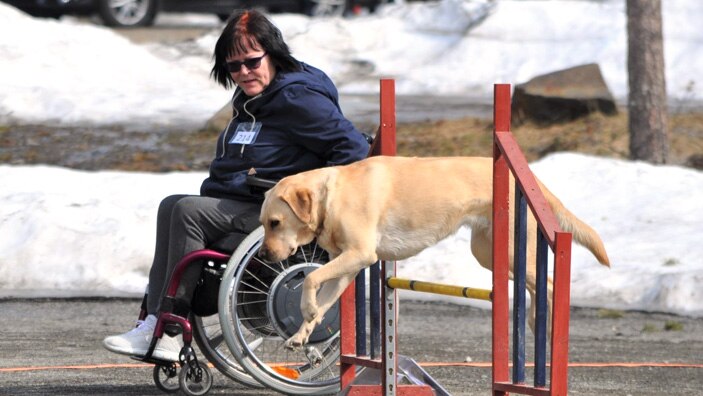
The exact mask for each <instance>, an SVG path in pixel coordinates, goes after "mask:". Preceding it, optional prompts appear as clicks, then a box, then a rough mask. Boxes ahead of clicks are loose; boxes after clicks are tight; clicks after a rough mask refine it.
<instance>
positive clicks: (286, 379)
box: [218, 227, 340, 395]
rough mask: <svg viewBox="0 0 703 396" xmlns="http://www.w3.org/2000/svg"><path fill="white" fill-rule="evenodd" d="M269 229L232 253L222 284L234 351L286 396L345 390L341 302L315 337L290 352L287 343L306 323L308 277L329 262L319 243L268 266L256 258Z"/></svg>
mask: <svg viewBox="0 0 703 396" xmlns="http://www.w3.org/2000/svg"><path fill="white" fill-rule="evenodd" d="M263 236H264V231H263V227H259V228H258V229H256V230H255V231H254V232H252V233H251V234H250V235H249V236H248V237H247V238H246V239H245V240H244V241H243V242H242V243H241V244H240V245H239V248H237V250H236V251H235V252H234V253H233V254H232V258H231V259H230V262H229V264H228V266H227V270H226V271H225V273H224V275H223V278H222V283H221V285H220V296H219V298H218V304H219V316H220V324H221V325H222V330H223V336H224V338H225V342H226V343H227V346H228V347H229V349H230V351H231V352H232V354H233V355H234V357H235V358H236V359H237V361H238V362H239V363H240V364H241V366H242V368H244V370H246V371H247V372H248V373H249V374H251V376H252V377H254V378H256V379H257V380H258V381H259V382H261V383H262V384H264V385H266V386H267V387H269V388H271V389H274V390H276V391H278V392H281V393H285V394H296V395H310V394H321V393H322V394H324V393H336V392H338V391H339V368H338V366H337V363H338V362H339V343H340V338H339V304H338V303H337V304H335V305H334V306H333V307H332V308H331V309H330V310H329V311H328V312H327V313H326V314H325V318H324V320H323V322H322V323H321V324H320V325H319V326H318V327H316V328H315V330H314V331H313V333H312V334H311V335H310V341H309V344H308V345H306V346H305V347H304V348H302V349H301V350H299V351H289V350H287V349H285V348H284V347H283V343H284V341H285V340H286V339H288V338H289V337H290V336H291V335H293V334H294V333H295V332H296V331H297V330H298V328H299V326H300V324H301V323H302V314H301V313H300V295H301V293H302V287H301V286H302V281H303V279H304V278H305V276H306V275H307V274H308V273H309V272H311V271H313V270H314V269H316V268H318V267H319V266H321V265H323V264H325V263H326V262H327V261H329V257H328V255H327V253H326V252H325V251H324V250H322V249H321V248H319V247H318V246H317V245H316V244H315V243H314V242H313V243H312V244H310V245H307V246H303V247H301V248H299V249H298V252H296V254H295V255H293V256H291V257H289V258H288V259H286V260H284V261H282V262H279V263H275V264H267V263H264V262H263V261H262V260H260V259H259V258H258V257H256V254H257V252H258V249H259V247H260V246H261V244H262V242H263Z"/></svg>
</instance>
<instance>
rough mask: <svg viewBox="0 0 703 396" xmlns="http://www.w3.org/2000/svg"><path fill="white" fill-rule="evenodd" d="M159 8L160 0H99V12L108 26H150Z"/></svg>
mask: <svg viewBox="0 0 703 396" xmlns="http://www.w3.org/2000/svg"><path fill="white" fill-rule="evenodd" d="M157 10H158V0H98V13H99V14H100V17H101V18H102V20H103V22H104V23H105V25H107V26H114V27H123V28H129V27H139V26H150V25H152V24H153V23H154V19H155V18H156V12H157Z"/></svg>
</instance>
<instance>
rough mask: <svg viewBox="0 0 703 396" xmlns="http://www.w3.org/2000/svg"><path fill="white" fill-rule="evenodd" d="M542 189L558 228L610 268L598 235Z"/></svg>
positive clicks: (606, 254)
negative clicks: (571, 236)
mask: <svg viewBox="0 0 703 396" xmlns="http://www.w3.org/2000/svg"><path fill="white" fill-rule="evenodd" d="M541 187H542V192H543V193H544V196H545V198H547V202H549V206H551V207H552V210H553V211H554V214H555V215H556V217H557V220H558V221H559V226H560V227H561V229H562V230H564V231H566V232H570V233H571V234H572V235H573V238H574V240H575V241H576V242H577V243H578V244H580V245H582V246H583V247H585V248H586V249H588V250H589V251H590V252H591V253H593V256H595V258H596V259H597V260H598V262H599V263H601V264H603V265H605V266H607V267H610V259H608V253H607V252H606V251H605V246H604V245H603V241H602V240H601V239H600V236H598V233H597V232H596V231H595V230H594V229H593V228H591V226H589V225H588V224H586V223H584V222H583V221H581V219H579V218H578V217H576V215H574V214H573V213H571V212H570V211H569V209H567V208H566V207H565V206H564V204H562V203H561V201H560V200H559V198H557V197H556V196H554V194H552V193H551V192H550V191H549V190H548V189H547V188H545V187H544V185H542V186H541Z"/></svg>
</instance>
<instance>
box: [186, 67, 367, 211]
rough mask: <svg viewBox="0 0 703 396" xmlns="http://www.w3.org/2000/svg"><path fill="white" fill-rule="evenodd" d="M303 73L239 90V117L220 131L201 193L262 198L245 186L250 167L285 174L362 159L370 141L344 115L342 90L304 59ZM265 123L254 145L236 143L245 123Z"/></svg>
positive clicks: (269, 175) (264, 173) (236, 105)
mask: <svg viewBox="0 0 703 396" xmlns="http://www.w3.org/2000/svg"><path fill="white" fill-rule="evenodd" d="M301 67H302V71H299V72H292V73H284V72H280V71H279V72H278V73H276V76H275V77H274V80H273V81H272V82H271V83H270V84H269V86H268V87H267V88H266V89H265V90H264V91H263V92H262V93H261V94H260V95H257V96H255V97H253V98H250V97H247V96H246V95H245V94H244V93H243V92H242V91H241V90H240V89H237V90H236V91H235V94H234V97H233V99H232V104H233V107H234V115H235V116H234V118H233V119H232V121H231V122H230V124H229V125H228V127H227V128H225V130H224V131H223V132H222V133H221V134H220V137H219V139H218V144H217V152H216V156H215V159H214V160H213V161H212V163H211V164H210V176H209V177H208V178H207V179H205V181H204V182H203V184H202V186H201V188H200V193H201V195H205V196H210V197H218V198H229V199H240V200H247V201H261V200H262V199H263V198H262V197H261V196H260V195H257V194H252V192H251V191H250V187H249V186H248V185H247V184H246V176H247V173H248V172H249V170H250V169H251V168H254V169H255V170H256V174H257V176H258V177H262V178H268V179H281V178H283V177H285V176H288V175H292V174H295V173H299V172H303V171H307V170H310V169H315V168H320V167H324V166H332V165H344V164H349V163H352V162H354V161H358V160H360V159H363V158H365V157H366V155H367V154H368V150H369V145H368V143H367V142H366V140H365V138H364V137H363V135H362V134H361V132H359V131H358V130H357V129H356V128H355V127H354V125H352V123H351V122H350V121H349V120H347V119H346V118H344V116H343V115H342V110H341V108H340V107H339V103H338V94H337V89H336V87H335V86H334V84H333V83H332V81H331V80H330V79H329V77H327V75H326V74H325V73H323V72H322V71H320V70H318V69H316V68H314V67H312V66H309V65H306V64H304V63H301ZM249 122H261V130H260V132H259V133H258V135H257V137H256V140H255V141H254V142H253V143H252V144H246V145H244V146H243V145H242V144H236V143H231V140H232V137H233V136H234V134H235V131H236V129H237V126H238V125H239V124H240V123H249Z"/></svg>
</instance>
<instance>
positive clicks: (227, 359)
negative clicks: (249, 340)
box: [190, 315, 262, 388]
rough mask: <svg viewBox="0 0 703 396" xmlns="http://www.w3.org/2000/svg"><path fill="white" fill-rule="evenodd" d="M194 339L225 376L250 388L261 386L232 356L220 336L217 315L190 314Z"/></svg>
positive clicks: (207, 357) (206, 356) (202, 351)
mask: <svg viewBox="0 0 703 396" xmlns="http://www.w3.org/2000/svg"><path fill="white" fill-rule="evenodd" d="M190 323H191V324H192V326H193V339H195V342H196V344H198V348H200V352H201V353H202V354H203V356H205V359H207V360H208V361H209V362H210V363H212V364H213V365H214V366H215V368H216V369H217V370H218V371H219V372H221V373H222V374H224V375H226V376H227V377H229V378H231V379H233V380H235V381H237V382H239V383H240V384H243V385H246V386H248V387H251V388H261V387H262V385H261V384H260V383H259V382H258V381H257V380H255V379H254V378H252V376H251V375H249V373H247V372H246V371H244V370H243V369H242V367H241V366H240V365H239V363H237V360H236V359H235V358H234V356H232V354H231V353H230V351H229V349H228V348H227V344H225V341H224V338H223V336H222V328H221V326H220V322H219V316H218V315H213V316H209V317H205V318H203V317H200V316H195V315H191V317H190Z"/></svg>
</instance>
